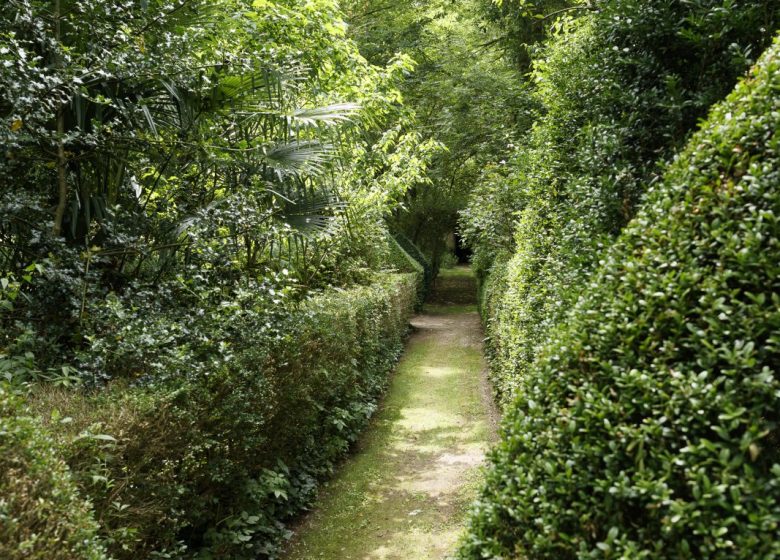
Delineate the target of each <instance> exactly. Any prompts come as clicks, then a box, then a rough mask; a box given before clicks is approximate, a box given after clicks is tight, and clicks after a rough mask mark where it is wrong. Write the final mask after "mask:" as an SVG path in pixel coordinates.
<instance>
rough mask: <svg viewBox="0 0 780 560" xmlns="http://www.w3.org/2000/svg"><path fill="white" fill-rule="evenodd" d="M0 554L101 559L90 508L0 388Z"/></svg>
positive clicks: (9, 559) (46, 442)
mask: <svg viewBox="0 0 780 560" xmlns="http://www.w3.org/2000/svg"><path fill="white" fill-rule="evenodd" d="M0 558H3V559H4V560H104V559H106V558H107V556H106V553H105V550H104V549H103V546H102V544H101V543H100V540H99V539H98V537H97V523H96V522H95V519H94V517H93V515H92V510H91V507H90V505H89V503H88V502H86V501H85V500H84V499H83V498H82V497H81V496H79V493H78V491H77V489H76V485H75V484H74V482H73V480H72V479H71V476H70V472H69V471H68V467H67V465H66V464H65V462H64V461H63V460H62V459H61V458H60V457H59V453H58V449H57V448H56V445H55V443H54V441H53V440H52V439H51V438H50V437H49V436H48V435H47V434H46V432H45V431H44V430H43V428H42V426H41V424H40V423H39V422H38V421H37V420H36V419H35V418H34V417H33V416H31V415H30V413H29V411H28V410H27V409H26V408H25V407H24V406H23V405H22V404H21V403H20V399H19V398H17V397H15V396H13V395H12V394H11V393H9V391H8V390H7V389H6V388H4V387H3V386H0Z"/></svg>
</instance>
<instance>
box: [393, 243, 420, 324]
mask: <svg viewBox="0 0 780 560" xmlns="http://www.w3.org/2000/svg"><path fill="white" fill-rule="evenodd" d="M387 245H388V248H389V254H388V259H387V260H388V263H387V264H388V265H389V266H390V267H391V268H392V269H393V270H395V271H397V272H408V273H412V274H414V275H415V276H416V279H417V304H416V306H415V307H416V309H417V310H420V309H422V305H423V303H425V298H426V297H427V295H428V288H429V287H428V286H427V285H426V283H425V268H424V267H423V265H422V264H420V263H419V262H418V261H417V260H416V259H415V258H414V257H412V256H411V255H410V254H409V253H407V252H406V250H404V248H403V247H401V245H400V243H398V241H397V240H396V239H395V237H393V236H391V235H388V236H387Z"/></svg>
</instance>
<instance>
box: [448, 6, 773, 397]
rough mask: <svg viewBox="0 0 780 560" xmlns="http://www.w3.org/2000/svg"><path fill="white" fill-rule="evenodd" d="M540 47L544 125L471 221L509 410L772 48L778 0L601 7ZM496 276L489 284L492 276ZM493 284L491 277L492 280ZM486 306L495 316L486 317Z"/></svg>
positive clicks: (467, 217) (487, 176) (492, 183)
mask: <svg viewBox="0 0 780 560" xmlns="http://www.w3.org/2000/svg"><path fill="white" fill-rule="evenodd" d="M591 7H592V8H596V9H594V10H576V11H572V12H565V13H566V14H569V13H573V14H577V16H576V17H568V18H564V19H560V20H558V21H557V23H555V24H554V25H553V26H552V28H551V34H550V37H549V39H548V40H547V41H546V42H545V43H543V44H540V45H537V46H536V47H535V49H534V50H535V52H536V59H535V61H534V70H533V74H532V76H531V77H532V82H533V86H534V89H533V92H532V93H531V95H532V96H533V98H534V99H535V100H536V101H537V103H538V105H539V107H540V110H539V113H538V116H537V118H536V120H535V122H534V124H533V126H532V127H531V129H530V130H529V131H528V133H527V134H526V135H525V136H524V138H523V139H521V140H519V141H518V142H517V148H516V150H515V152H514V154H512V155H511V156H510V157H507V163H506V165H498V166H495V165H494V166H490V167H487V168H485V170H484V171H483V176H482V180H481V182H480V183H479V184H478V185H477V186H476V187H475V189H474V191H473V193H472V196H471V202H470V203H469V205H468V207H467V208H466V209H465V210H464V211H463V213H462V218H461V223H462V227H463V233H464V236H465V237H466V238H467V239H468V240H469V242H470V243H471V244H472V245H473V247H474V251H475V255H474V265H475V267H476V268H477V270H478V271H479V272H480V273H481V274H482V276H483V279H485V285H484V286H483V294H484V298H483V306H484V308H485V310H486V312H487V315H488V317H487V327H488V331H489V338H490V352H491V354H492V358H493V362H494V368H493V372H494V381H495V383H496V387H497V390H498V391H499V393H500V394H501V396H502V399H503V401H504V402H507V401H509V400H511V398H512V394H513V391H514V388H515V384H516V383H517V382H518V380H520V379H521V378H522V377H523V375H524V374H525V372H526V370H527V368H528V367H529V366H530V364H531V363H532V362H533V360H534V359H535V356H536V352H537V349H538V347H539V345H540V344H542V343H543V342H544V341H545V340H546V339H547V336H548V333H549V331H550V329H552V328H553V327H555V325H557V324H559V323H560V322H561V321H563V320H564V314H565V312H566V311H567V310H568V309H569V308H570V307H571V306H572V305H573V304H574V302H575V301H576V300H577V298H578V297H579V296H580V294H582V292H583V289H584V288H585V287H586V286H587V280H588V277H589V274H590V272H591V271H592V270H593V267H594V266H595V265H596V264H597V263H598V261H599V259H600V258H601V255H602V254H603V251H604V249H605V248H606V247H609V246H610V245H611V244H612V242H613V241H614V238H615V235H616V234H617V233H619V232H620V230H621V229H622V227H623V226H625V224H626V223H627V222H628V221H629V220H630V219H631V218H632V217H633V215H634V213H635V211H636V207H637V204H638V203H639V202H640V201H641V200H642V197H643V193H644V192H645V191H646V188H647V186H648V185H650V184H652V183H653V182H654V181H656V180H658V176H659V168H658V162H659V161H660V160H663V159H665V158H669V157H671V155H672V154H673V153H675V151H676V150H678V149H679V148H680V147H681V146H682V145H683V144H684V142H685V140H686V138H687V137H688V135H689V134H690V132H691V131H692V130H693V129H694V127H695V125H696V123H697V120H698V119H700V118H702V117H703V116H704V115H705V114H706V111H707V109H708V108H709V107H710V106H711V105H712V103H713V102H714V101H715V100H718V99H721V98H723V97H724V96H725V95H726V94H727V93H728V92H729V91H730V89H731V88H732V87H733V84H734V83H735V82H736V80H737V78H738V76H739V75H740V74H741V73H742V72H744V71H745V70H746V68H747V67H748V64H749V62H750V61H752V60H754V59H755V57H757V56H758V54H760V52H761V51H762V49H763V48H764V47H765V46H766V45H767V44H768V42H769V41H770V40H771V36H772V31H773V30H774V29H775V27H776V26H777V24H778V22H779V21H780V2H776V1H770V2H766V1H755V2H740V3H729V4H728V5H721V3H720V2H710V1H702V2H662V3H647V2H634V1H628V0H625V1H624V0H609V1H603V2H595V3H593V5H592V6H591ZM491 268H492V272H493V273H492V274H489V273H490V271H491ZM488 275H489V276H490V277H489V278H487V276H488ZM488 310H489V311H488Z"/></svg>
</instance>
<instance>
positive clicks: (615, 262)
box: [462, 40, 780, 559]
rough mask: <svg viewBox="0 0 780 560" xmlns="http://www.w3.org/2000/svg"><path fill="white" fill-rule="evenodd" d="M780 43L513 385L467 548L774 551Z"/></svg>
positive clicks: (778, 515) (683, 158)
mask: <svg viewBox="0 0 780 560" xmlns="http://www.w3.org/2000/svg"><path fill="white" fill-rule="evenodd" d="M779 92H780V40H778V41H777V42H776V43H775V45H774V47H772V48H771V49H770V50H769V51H768V52H767V53H766V55H764V57H763V58H762V59H761V61H760V63H759V65H758V67H757V68H756V69H755V70H754V71H753V72H752V73H751V75H750V77H749V78H747V79H746V80H745V81H744V82H742V83H741V84H740V85H739V86H738V87H737V89H736V91H735V92H734V93H733V94H732V95H731V96H730V97H729V98H728V100H727V101H726V102H724V103H722V104H720V105H718V106H717V107H716V108H715V109H714V110H713V112H712V113H711V115H710V118H709V120H708V121H707V122H706V123H705V124H704V125H703V127H702V130H701V131H700V132H698V133H697V134H695V135H694V136H693V138H691V140H690V142H689V143H688V146H687V147H686V148H685V150H683V151H682V153H681V154H680V155H679V156H677V157H676V158H675V160H674V162H672V163H670V164H669V165H668V166H667V167H666V168H665V170H664V173H663V178H662V179H661V181H660V182H659V183H657V184H656V185H654V186H653V187H652V188H651V189H650V191H649V193H648V195H647V198H646V200H645V203H644V204H643V206H642V209H641V210H640V212H639V214H638V216H637V217H636V218H635V219H634V221H633V222H632V223H631V224H630V225H629V226H628V227H627V228H626V230H625V231H624V233H623V234H622V235H621V236H620V238H619V240H618V242H617V243H616V244H615V245H614V246H613V247H612V248H611V249H610V250H609V251H608V252H607V254H606V256H605V257H604V258H603V261H602V263H601V265H600V267H599V268H598V270H597V272H596V273H595V274H594V275H593V277H592V279H591V281H589V282H588V285H587V289H586V290H585V292H584V293H583V295H582V297H581V298H580V300H579V302H578V303H577V305H576V307H575V309H574V310H573V312H572V313H571V314H570V315H568V316H567V319H566V322H565V324H564V325H561V327H560V328H558V329H556V330H555V331H554V333H553V335H552V336H551V337H550V338H549V340H548V341H547V342H546V343H545V345H544V348H543V350H542V351H541V353H540V357H539V358H538V359H537V360H536V361H535V362H534V364H533V365H532V366H531V367H530V368H528V369H527V370H526V372H525V375H524V376H523V377H522V378H521V379H520V380H519V381H518V390H517V399H516V400H515V401H514V402H513V403H512V406H511V407H510V408H509V413H508V418H507V421H506V423H505V428H504V429H505V431H504V435H503V441H502V443H501V445H500V446H499V447H498V449H497V450H496V452H495V453H494V455H493V469H492V470H491V472H490V474H489V482H488V486H487V489H486V491H485V493H484V495H483V498H482V501H481V503H480V504H479V506H478V508H477V512H476V515H475V517H474V519H473V522H472V527H471V533H470V536H469V540H468V542H467V544H466V545H465V547H464V548H463V550H462V557H464V558H513V557H518V556H522V557H531V558H556V559H558V558H724V559H725V558H754V557H756V558H774V557H776V556H777V555H779V554H780V548H779V547H778V540H777V534H778V526H779V524H780V461H779V460H778V453H777V443H778V441H777V434H778V427H779V426H778V421H779V420H780V418H779V417H778V398H780V397H779V395H780V383H779V382H778V379H777V371H776V368H777V364H778V363H779V361H780V314H779V313H778V309H780V307H779V305H780V297H779V296H778V294H780V285H779V284H778V278H780V269H778V263H779V262H780V246H778V239H780V193H779V192H778V189H777V185H778V179H780V138H778V135H777V132H778V130H780V111H778V109H780V93H779Z"/></svg>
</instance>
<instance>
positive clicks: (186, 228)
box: [0, 0, 438, 381]
mask: <svg viewBox="0 0 780 560" xmlns="http://www.w3.org/2000/svg"><path fill="white" fill-rule="evenodd" d="M53 6H54V7H56V9H52V8H53ZM344 27H345V24H344V23H343V21H342V20H341V18H340V15H339V12H338V9H337V7H336V5H335V4H334V3H332V2H329V1H327V0H326V1H323V2H316V3H311V2H297V1H294V0H291V1H289V2H281V3H271V2H261V1H255V2H248V1H244V0H220V1H219V2H211V1H209V2H206V1H203V0H176V1H172V2H171V1H167V0H166V1H163V0H159V1H157V2H132V1H128V2H120V1H118V0H117V1H112V2H105V1H102V0H101V1H96V0H78V1H75V0H74V1H69V0H61V1H60V2H58V3H55V4H54V5H52V3H51V2H48V1H46V2H43V1H41V2H39V1H37V0H13V1H11V2H6V3H4V4H3V6H2V8H0V41H2V44H1V45H0V57H1V58H2V65H3V72H2V74H0V80H2V83H0V86H1V87H0V92H1V93H0V117H2V124H1V125H0V141H2V143H3V147H4V149H3V151H2V159H1V160H0V176H1V177H2V180H3V182H4V184H7V185H10V186H12V187H13V188H10V189H4V190H3V192H2V193H0V197H2V198H0V240H1V241H2V243H1V244H0V276H3V277H10V276H15V277H19V276H20V275H21V274H22V273H23V272H24V269H26V268H27V267H28V266H29V265H31V264H37V265H41V266H42V269H41V274H39V275H36V276H35V278H33V279H32V281H31V282H30V284H29V285H28V286H27V287H26V289H25V294H26V296H27V297H26V298H24V300H19V301H18V302H17V305H16V307H15V309H14V311H13V313H11V314H9V315H6V316H5V317H4V318H3V323H2V326H3V335H2V336H3V339H4V340H3V346H4V347H9V346H19V350H20V351H31V352H33V353H34V354H35V359H36V363H35V367H34V368H33V369H34V370H35V372H37V375H36V376H35V377H37V378H41V377H52V376H57V375H58V374H56V373H54V372H58V371H61V368H62V367H66V368H68V370H67V371H69V372H72V373H74V374H75V375H76V376H77V377H81V378H83V379H90V380H92V381H94V380H95V379H98V380H100V379H105V378H111V377H114V376H116V375H117V372H114V371H111V370H110V369H107V368H106V367H105V365H104V364H102V363H93V361H92V360H91V358H90V356H87V357H86V358H85V357H83V356H82V354H88V355H91V354H92V352H91V348H90V346H91V344H92V341H93V340H94V339H95V338H102V334H103V333H105V332H106V331H112V330H113V329H114V323H113V322H111V321H109V323H105V322H104V319H105V318H106V316H108V317H109V319H110V320H113V317H112V315H113V314H115V312H116V310H115V308H116V307H118V306H121V307H124V308H131V309H138V310H139V312H140V314H143V315H146V316H147V321H148V322H150V323H153V324H155V323H158V322H160V321H162V322H166V323H170V326H169V327H168V328H169V329H170V330H172V331H174V332H175V331H178V330H181V326H180V321H181V317H178V316H176V315H177V314H178V313H179V312H180V310H181V309H190V308H192V307H193V306H197V305H198V304H196V303H195V301H198V300H200V301H204V300H205V301H207V302H208V301H210V300H211V301H213V300H217V301H225V300H227V301H230V300H232V299H234V298H240V293H241V291H242V290H249V291H267V290H268V287H267V285H268V284H269V283H270V284H273V285H274V286H272V288H271V289H272V290H274V291H279V292H282V291H283V290H284V288H288V291H289V292H290V295H291V297H295V296H296V295H300V294H302V293H305V292H306V291H307V290H310V289H312V288H320V287H323V286H327V285H329V284H349V283H352V282H355V281H358V282H366V281H369V280H370V270H372V269H373V270H377V269H379V268H381V265H382V260H383V258H384V255H386V253H387V246H386V245H385V244H383V243H382V240H384V239H385V238H386V233H385V232H386V226H385V225H384V223H383V220H384V218H386V217H387V216H389V215H390V213H391V212H392V211H393V210H394V209H395V207H396V206H397V204H399V203H400V201H401V200H402V199H403V197H404V195H405V193H406V191H407V190H408V189H410V188H412V187H414V186H415V185H417V184H423V183H425V182H426V181H427V179H426V176H425V170H426V165H427V162H428V161H429V159H430V157H432V155H433V154H434V153H435V152H436V150H437V149H438V148H437V146H436V144H435V143H433V142H430V141H424V140H422V139H420V138H419V137H418V135H417V134H416V133H414V132H409V131H408V130H407V129H408V124H409V122H410V121H409V117H408V116H407V115H406V114H405V111H404V109H403V107H402V106H401V105H400V100H401V98H400V94H399V92H398V90H397V87H396V86H397V82H398V81H399V80H400V79H401V78H402V77H403V75H404V73H405V72H407V71H409V70H410V69H411V62H409V61H408V60H406V59H404V58H397V59H394V60H393V61H391V62H389V63H388V66H387V67H383V68H380V67H375V66H371V65H370V64H368V63H367V62H366V61H365V60H364V59H363V58H362V57H361V56H360V55H359V53H358V51H357V49H356V47H355V45H354V44H353V43H352V42H350V41H348V40H345V38H344ZM282 276H284V278H282ZM150 287H151V288H152V290H153V292H154V293H150V291H152V290H150ZM277 288H278V289H277ZM269 293H270V292H269ZM107 295H109V296H110V297H108V298H107ZM274 299H279V298H275V297H268V298H267V301H268V305H269V306H270V305H274V303H273V300H274ZM107 302H108V304H109V305H108V306H107V305H106V303H107ZM215 303H216V302H215ZM203 305H204V306H206V307H208V305H209V304H208V303H204V304H203ZM171 316H173V317H171ZM162 342H163V341H159V340H158V341H155V344H158V345H159V344H160V343H162ZM29 377H30V376H29V375H28V376H27V379H29Z"/></svg>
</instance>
